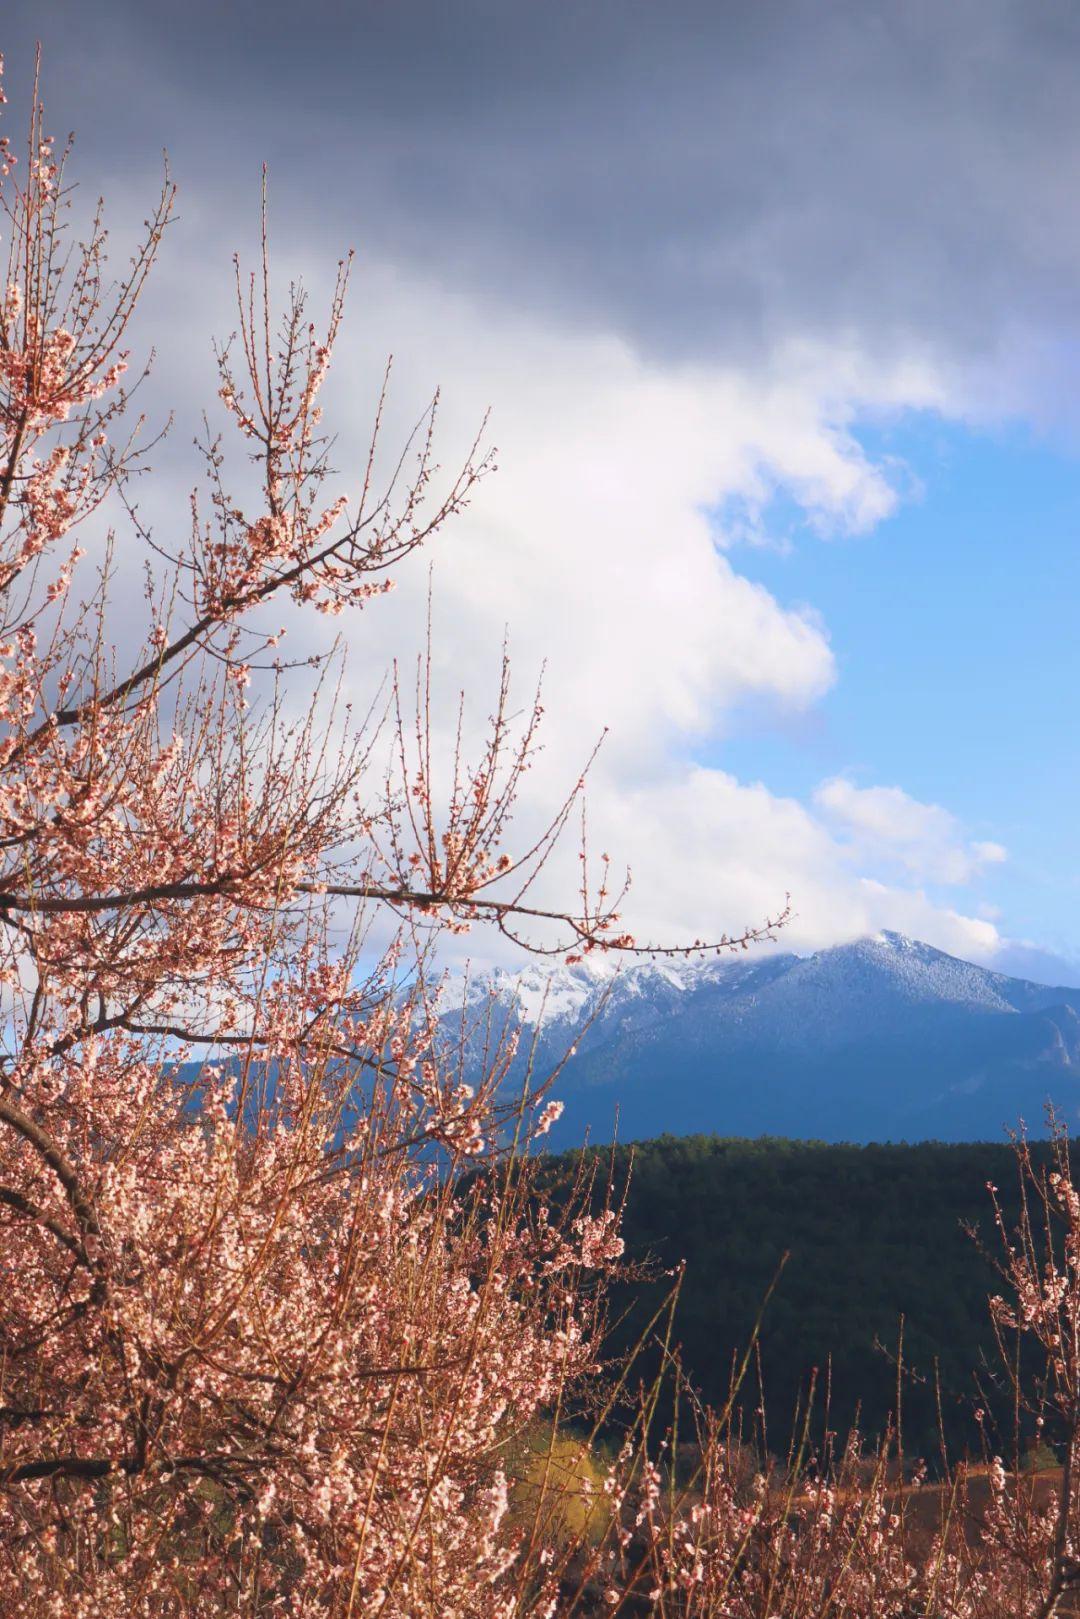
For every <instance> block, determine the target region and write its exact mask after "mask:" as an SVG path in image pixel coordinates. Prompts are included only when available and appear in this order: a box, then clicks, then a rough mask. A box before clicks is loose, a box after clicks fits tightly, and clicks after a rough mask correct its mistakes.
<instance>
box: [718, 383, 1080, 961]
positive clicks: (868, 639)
mask: <svg viewBox="0 0 1080 1619" xmlns="http://www.w3.org/2000/svg"><path fill="white" fill-rule="evenodd" d="M859 438H860V440H861V442H862V443H863V444H864V445H865V446H866V448H867V451H868V453H869V454H870V456H871V457H872V458H873V459H875V460H880V459H883V458H886V457H893V458H896V459H897V460H898V461H899V462H900V463H901V464H902V466H903V467H904V469H905V470H906V472H907V473H908V474H909V477H910V483H909V489H910V493H909V495H908V498H906V499H905V500H904V501H902V503H901V504H900V505H899V506H898V508H897V510H896V512H895V514H894V515H893V516H891V517H889V518H887V519H885V520H884V521H883V522H882V523H881V524H880V525H879V526H878V527H876V528H875V529H874V531H873V533H871V534H869V535H868V534H859V535H855V536H843V537H833V538H829V539H825V540H822V539H821V538H819V536H818V535H817V534H816V533H815V532H814V531H813V530H812V528H811V527H810V526H809V524H808V523H807V521H806V520H805V517H804V515H803V514H802V513H801V512H800V510H799V508H798V507H797V506H796V505H795V504H794V503H793V502H792V501H791V500H790V499H784V498H783V497H777V499H776V500H775V501H774V502H772V503H771V505H770V507H769V509H768V510H767V511H766V513H765V514H764V520H763V526H764V527H765V529H766V531H767V532H768V533H769V534H770V535H771V536H772V538H773V540H774V542H775V543H774V544H773V545H771V546H770V545H767V544H763V545H760V546H748V545H745V544H744V545H743V546H741V547H740V549H739V567H740V570H741V571H742V572H744V573H746V574H747V575H749V576H751V577H753V578H754V579H757V580H760V581H761V582H762V583H763V584H764V585H765V586H766V587H767V588H768V589H769V590H770V591H771V592H773V593H774V594H775V595H776V596H777V597H779V598H780V599H781V600H783V601H786V602H802V601H805V602H808V603H812V604H813V606H814V608H815V610H816V611H817V612H819V613H820V614H821V615H822V618H823V619H824V621H825V623H826V624H827V625H828V629H829V634H830V639H831V642H832V645H833V648H834V650H835V653H836V658H837V681H836V684H835V686H834V687H833V688H832V690H831V691H830V692H829V693H828V694H827V695H826V696H825V697H823V698H822V699H821V700H820V702H819V703H818V704H816V705H815V706H814V708H813V709H812V710H810V711H808V712H806V713H804V714H801V715H798V716H793V717H791V718H790V719H788V720H787V722H786V723H783V722H781V723H779V724H778V723H775V722H774V723H772V724H770V723H769V722H768V719H767V718H766V717H765V716H763V715H762V713H761V711H760V709H756V710H755V709H753V708H751V709H750V710H749V711H748V712H747V713H746V714H744V715H743V716H741V717H740V718H739V719H738V720H737V721H736V723H735V728H734V732H733V734H730V735H728V736H726V737H725V738H724V739H723V741H722V743H720V745H719V746H718V747H717V748H716V751H715V753H714V755H713V757H714V758H715V759H716V760H722V761H723V762H724V764H725V766H726V767H727V768H728V769H731V770H734V771H735V772H736V773H737V774H739V775H741V776H758V775H759V776H761V777H762V778H763V779H764V780H766V781H767V782H768V783H769V785H770V787H771V788H772V789H773V790H774V791H776V792H780V793H786V794H793V795H795V796H797V797H801V798H802V797H807V796H808V795H809V794H810V793H811V792H812V791H813V788H814V786H815V784H816V783H817V782H819V781H820V780H821V779H822V778H823V777H829V776H832V775H834V774H837V773H842V774H845V775H850V776H851V778H852V779H853V780H854V781H855V782H856V783H859V784H867V783H870V782H885V783H890V784H898V785H902V786H903V787H904V789H905V790H906V791H907V792H909V793H910V794H912V795H913V796H914V797H916V798H919V799H922V800H928V801H932V802H935V803H941V804H947V805H948V806H949V808H950V809H951V810H952V811H953V813H954V814H956V815H957V816H958V817H959V818H960V819H961V820H962V821H963V822H964V823H965V825H966V826H967V827H968V828H970V829H971V830H972V832H973V833H975V834H976V835H977V836H979V837H981V838H987V839H992V840H994V841H997V842H1000V843H1002V844H1003V845H1004V846H1005V847H1006V848H1007V850H1008V854H1009V858H1008V860H1007V861H1005V862H1003V863H1002V864H1001V865H1000V866H997V867H995V868H994V869H993V871H992V872H991V873H989V874H988V875H987V876H985V877H983V878H981V879H980V881H979V884H978V890H977V895H976V894H975V893H972V894H971V895H970V899H971V901H972V902H973V903H975V904H978V903H980V902H982V903H985V904H988V905H992V906H994V907H995V908H997V909H999V910H1000V911H1001V913H1002V915H1003V916H1005V917H1007V918H1008V919H1009V925H1010V927H1011V929H1013V930H1015V932H1016V933H1017V934H1018V935H1020V936H1023V937H1026V938H1029V939H1031V940H1035V941H1038V942H1039V943H1040V944H1041V945H1043V946H1044V947H1046V948H1049V949H1055V950H1058V951H1061V952H1062V953H1063V954H1066V955H1070V956H1071V955H1072V954H1073V953H1074V951H1076V949H1077V944H1078V941H1080V862H1078V858H1077V857H1078V853H1080V816H1078V807H1080V745H1078V744H1080V738H1078V736H1077V715H1076V705H1077V693H1078V691H1080V633H1078V631H1080V625H1078V618H1077V615H1078V610H1080V456H1078V454H1077V447H1076V446H1074V445H1070V444H1069V443H1068V441H1067V440H1065V439H1064V438H1063V437H1059V439H1058V441H1057V442H1056V443H1055V442H1052V441H1051V440H1050V438H1049V436H1048V435H1047V434H1046V433H1045V432H1043V431H1040V430H1039V429H1036V428H1033V427H1032V426H1030V425H1029V424H1025V423H1012V424H1009V425H1006V426H1002V427H999V428H989V427H983V428H981V429H980V430H977V431H976V430H969V429H966V428H964V427H961V426H957V425H954V424H950V423H948V422H946V421H943V420H942V419H941V417H940V416H938V415H936V414H933V413H928V412H927V413H912V414H911V415H905V416H904V417H902V418H900V419H899V420H898V421H896V422H894V423H891V424H889V425H888V426H887V427H882V426H877V427H875V428H873V429H869V428H866V427H863V428H861V429H860V430H859Z"/></svg>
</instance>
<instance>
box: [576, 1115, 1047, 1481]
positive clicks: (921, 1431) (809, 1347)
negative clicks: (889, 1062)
mask: <svg viewBox="0 0 1080 1619" xmlns="http://www.w3.org/2000/svg"><path fill="white" fill-rule="evenodd" d="M1033 1157H1034V1158H1035V1160H1036V1162H1040V1161H1041V1162H1042V1163H1043V1164H1045V1163H1046V1162H1047V1145H1046V1144H1045V1143H1042V1144H1037V1145H1035V1146H1034V1147H1033ZM583 1165H584V1167H585V1168H587V1169H588V1170H590V1171H595V1183H594V1187H593V1194H592V1195H593V1200H594V1202H599V1201H601V1200H603V1198H604V1197H605V1196H606V1195H608V1194H607V1187H608V1185H609V1183H610V1185H611V1186H612V1187H613V1188H614V1195H615V1196H616V1198H617V1197H618V1196H619V1195H620V1193H621V1191H622V1189H623V1188H624V1187H625V1188H626V1205H625V1214H624V1221H623V1235H624V1238H625V1241H626V1245H627V1257H628V1258H629V1259H631V1260H633V1261H645V1260H648V1261H651V1262H652V1264H653V1266H654V1267H655V1269H656V1272H657V1274H655V1275H654V1276H653V1278H652V1280H649V1281H645V1282H641V1281H634V1282H628V1283H626V1284H624V1285H622V1286H621V1287H620V1289H619V1291H618V1293H617V1296H616V1299H615V1308H614V1311H613V1325H612V1328H611V1332H610V1352H611V1354H612V1356H618V1355H620V1354H622V1353H623V1352H625V1351H626V1350H627V1349H628V1348H629V1346H630V1345H632V1344H633V1343H634V1342H635V1341H636V1340H637V1338H638V1337H639V1335H640V1333H641V1329H642V1326H643V1325H644V1323H645V1322H647V1321H648V1319H649V1317H650V1315H651V1314H652V1312H653V1311H654V1310H655V1309H656V1307H657V1305H658V1303H659V1302H660V1301H661V1300H662V1299H663V1297H664V1296H665V1294H666V1293H667V1292H668V1291H669V1290H670V1289H671V1287H672V1278H671V1276H670V1275H662V1274H659V1272H661V1271H670V1270H671V1268H673V1267H676V1266H678V1265H679V1264H680V1262H682V1261H685V1267H686V1268H685V1276H684V1279H683V1281H682V1284H681V1290H680V1296H679V1299H678V1304H677V1308H676V1311H675V1323H674V1334H673V1341H674V1342H675V1343H676V1344H677V1345H678V1346H679V1348H680V1354H681V1359H682V1363H683V1366H684V1368H685V1370H686V1372H687V1373H688V1375H689V1378H690V1381H691V1382H692V1384H693V1385H694V1387H695V1388H696V1389H697V1390H698V1391H699V1392H700V1394H701V1396H702V1397H703V1399H704V1400H705V1401H706V1402H708V1403H709V1404H711V1405H713V1406H714V1407H720V1406H722V1405H723V1404H724V1402H725V1400H726V1399H727V1397H728V1392H729V1388H730V1380H731V1373H732V1365H733V1359H734V1358H735V1357H737V1356H740V1354H741V1352H742V1351H743V1350H744V1348H745V1346H746V1345H747V1343H748V1342H750V1341H751V1339H752V1336H753V1333H754V1327H755V1323H756V1322H757V1320H758V1317H759V1315H760V1314H761V1307H762V1303H763V1300H764V1299H765V1296H766V1294H767V1293H768V1290H769V1287H770V1283H771V1282H773V1280H774V1278H776V1276H777V1272H778V1270H779V1269H780V1267H781V1264H782V1261H783V1259H784V1255H785V1253H786V1254H788V1256H789V1257H788V1259H787V1262H786V1264H784V1265H783V1270H782V1274H781V1275H780V1277H779V1280H778V1281H777V1284H776V1287H775V1290H774V1292H773V1295H772V1297H771V1299H770V1301H769V1303H768V1306H767V1308H766V1309H765V1311H764V1314H763V1316H762V1319H761V1328H760V1337H759V1340H758V1341H759V1346H760V1366H761V1373H762V1376H763V1383H764V1392H765V1400H766V1409H767V1412H768V1416H769V1423H770V1429H769V1435H768V1443H769V1447H770V1448H771V1449H775V1450H777V1451H783V1450H784V1449H785V1448H786V1442H787V1437H788V1435H789V1434H790V1432H791V1428H792V1422H793V1419H794V1414H795V1412H796V1410H797V1408H799V1407H800V1405H801V1404H802V1403H803V1402H805V1396H806V1391H807V1388H808V1386H809V1382H810V1378H811V1376H812V1373H813V1369H814V1368H817V1371H818V1390H819V1399H818V1402H817V1406H818V1410H817V1417H816V1419H815V1423H816V1431H817V1433H818V1434H820V1431H821V1429H822V1428H823V1427H824V1426H825V1425H826V1418H825V1414H824V1404H823V1400H822V1399H821V1397H820V1396H821V1394H822V1393H823V1391H824V1389H825V1387H826V1383H827V1384H828V1387H829V1389H830V1396H829V1412H828V1418H827V1426H828V1428H829V1429H832V1430H834V1431H836V1432H838V1433H841V1434H843V1433H844V1432H846V1431H847V1429H848V1428H849V1427H850V1426H851V1425H852V1423H853V1422H855V1420H856V1418H857V1417H858V1418H859V1421H860V1426H861V1427H862V1429H863V1431H864V1432H865V1433H868V1434H876V1433H879V1432H881V1431H882V1430H883V1429H884V1427H885V1425H886V1423H887V1422H888V1420H889V1417H890V1414H891V1413H893V1412H894V1411H895V1409H896V1403H897V1393H898V1381H899V1394H900V1399H901V1401H902V1417H903V1433H904V1442H905V1448H906V1450H907V1452H908V1453H909V1454H912V1455H913V1454H918V1455H922V1456H924V1457H926V1459H927V1461H928V1463H929V1464H930V1465H931V1466H935V1465H936V1463H937V1462H938V1461H940V1457H941V1433H940V1430H941V1429H942V1428H943V1429H944V1433H945V1438H946V1441H947V1445H948V1449H949V1454H950V1456H951V1457H953V1458H955V1457H956V1456H957V1455H961V1454H964V1453H968V1454H975V1453H977V1452H980V1451H981V1449H982V1440H981V1435H980V1429H979V1427H978V1426H977V1424H976V1422H975V1420H974V1410H975V1408H976V1407H977V1406H981V1407H983V1408H984V1409H986V1410H988V1411H989V1412H990V1413H991V1414H992V1417H993V1419H994V1420H995V1421H996V1423H997V1431H996V1432H993V1431H991V1433H990V1442H991V1444H992V1447H993V1448H994V1449H995V1450H1002V1451H1003V1452H1004V1453H1009V1452H1011V1450H1012V1447H1013V1445H1014V1432H1015V1427H1014V1418H1013V1412H1012V1406H1011V1402H1010V1400H1009V1397H1008V1392H1007V1379H1006V1378H1004V1377H1003V1375H1002V1366H1001V1358H1000V1353H999V1350H998V1348H997V1345H996V1343H995V1339H994V1334H993V1331H992V1329H991V1327H990V1322H989V1316H988V1312H987V1297H988V1295H989V1294H990V1293H993V1292H1000V1291H1002V1282H1001V1279H1000V1277H998V1276H997V1274H996V1272H995V1269H994V1264H993V1261H994V1259H996V1257H997V1256H998V1254H999V1253H1000V1249H1001V1238H1000V1235H999V1234H998V1233H997V1231H996V1229H995V1225H994V1216H993V1208H992V1203H991V1198H990V1194H989V1192H988V1190H987V1182H992V1183H993V1184H994V1185H996V1186H997V1187H998V1189H999V1194H998V1195H999V1202H1000V1204H1001V1207H1002V1210H1003V1212H1004V1214H1005V1216H1006V1220H1007V1221H1008V1222H1011V1221H1012V1220H1013V1219H1014V1218H1015V1216H1016V1214H1017V1213H1018V1210H1019V1195H1020V1193H1019V1177H1018V1173H1017V1164H1016V1155H1015V1152H1014V1151H1013V1149H1012V1148H1011V1147H1010V1146H1009V1145H1008V1144H1002V1145H990V1144H985V1143H973V1144H965V1145H942V1144H939V1143H922V1144H917V1145H911V1146H907V1145H888V1146H833V1145H827V1144H824V1143H818V1142H813V1141H788V1140H782V1139H774V1138H764V1139H759V1140H730V1139H723V1138H719V1137H712V1136H688V1137H674V1136H662V1137H660V1138H658V1139H657V1140H653V1141H646V1142H641V1143H638V1144H636V1145H634V1146H631V1147H619V1148H617V1149H615V1150H614V1151H612V1150H611V1149H606V1150H602V1149H586V1150H585V1151H584V1152H583V1153H582V1152H573V1153H567V1154H563V1155H561V1156H560V1157H558V1158H553V1159H552V1160H550V1162H549V1164H548V1165H547V1166H546V1168H545V1178H546V1179H547V1178H548V1177H550V1179H549V1180H548V1184H549V1185H551V1186H552V1187H554V1186H565V1185H567V1184H568V1183H569V1182H570V1181H571V1180H572V1179H573V1178H574V1176H575V1174H577V1173H579V1172H580V1170H581V1168H582V1167H583ZM968 1228H971V1229H968ZM972 1230H973V1231H974V1233H975V1235H974V1236H973V1235H972V1234H971V1233H972ZM901 1321H902V1322H903V1355H902V1363H903V1367H904V1371H903V1374H902V1376H901V1377H900V1378H899V1380H898V1375H897V1348H898V1344H899V1343H900V1333H901ZM657 1364H658V1353H657V1351H656V1349H655V1347H654V1348H653V1349H652V1350H649V1351H647V1352H646V1353H645V1354H644V1355H643V1356H642V1357H640V1359H639V1362H637V1363H636V1364H635V1375H637V1373H638V1368H640V1375H641V1376H643V1377H646V1378H648V1377H649V1376H651V1374H652V1372H653V1371H654V1370H655V1368H656V1366H657ZM939 1398H940V1422H939ZM742 1401H743V1405H744V1407H745V1408H746V1409H748V1410H752V1409H753V1408H754V1407H756V1406H757V1404H758V1384H757V1373H756V1371H755V1373H754V1374H753V1376H752V1378H751V1379H748V1381H747V1382H746V1383H744V1385H743V1391H742Z"/></svg>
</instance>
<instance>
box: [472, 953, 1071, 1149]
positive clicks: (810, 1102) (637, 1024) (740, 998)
mask: <svg viewBox="0 0 1080 1619" xmlns="http://www.w3.org/2000/svg"><path fill="white" fill-rule="evenodd" d="M463 999H464V1001H465V1003H466V1004H467V1006H468V1007H469V1009H470V1010H471V1011H474V1012H482V1011H483V1009H485V1008H491V1009H492V1011H493V1022H494V1023H496V1024H498V1023H499V1022H500V1020H501V1021H502V1023H503V1024H506V1023H519V1024H520V1025H521V1026H522V1029H523V1031H524V1032H525V1034H526V1035H527V1037H528V1041H529V1043H530V1044H531V1043H532V1042H533V1041H534V1040H535V1055H536V1057H537V1059H538V1061H539V1062H540V1064H541V1065H543V1064H544V1063H545V1062H546V1063H549V1064H550V1065H551V1066H552V1067H554V1066H556V1065H557V1064H559V1063H560V1062H562V1060H563V1059H564V1058H565V1057H566V1054H567V1052H568V1050H569V1049H570V1048H571V1047H573V1048H574V1050H575V1055H574V1056H573V1058H572V1060H571V1061H570V1062H569V1063H567V1065H566V1067H565V1069H564V1071H563V1073H562V1075H561V1076H560V1081H559V1094H560V1095H561V1097H562V1098H563V1100H564V1102H565V1104H566V1113H565V1116H564V1121H563V1124H562V1126H561V1129H560V1140H561V1141H562V1142H567V1141H572V1140H579V1139H581V1138H582V1136H583V1135H584V1133H585V1131H586V1130H587V1129H588V1130H592V1131H593V1132H594V1134H595V1133H597V1132H599V1133H600V1134H601V1135H606V1134H609V1133H610V1129H611V1126H612V1122H613V1120H614V1117H615V1113H616V1110H617V1111H618V1113H619V1115H620V1118H621V1120H622V1127H621V1131H620V1133H621V1134H622V1135H623V1136H624V1138H625V1137H626V1136H627V1135H628V1134H629V1135H635V1136H640V1135H645V1134H659V1133H662V1132H664V1131H668V1132H671V1133H676V1134H678V1133H684V1132H685V1131H687V1130H690V1129H712V1130H717V1131H720V1132H721V1133H729V1134H760V1133H786V1134H793V1135H812V1136H823V1137H827V1138H832V1139H871V1138H877V1139H896V1138H898V1137H900V1136H933V1135H940V1136H943V1137H945V1138H947V1139H963V1138H964V1137H990V1138H995V1137H999V1136H1000V1132H1001V1130H1002V1128H1003V1127H1005V1126H1007V1125H1009V1124H1015V1123H1016V1119H1017V1116H1018V1115H1019V1114H1021V1113H1023V1114H1024V1115H1025V1116H1026V1117H1027V1119H1028V1122H1029V1123H1032V1124H1036V1123H1037V1122H1038V1119H1039V1117H1040V1116H1041V1113H1042V1109H1043V1105H1044V1103H1045V1102H1046V1100H1047V1099H1048V1098H1050V1097H1051V1096H1052V1098H1053V1100H1054V1101H1055V1103H1056V1104H1057V1105H1058V1106H1059V1107H1061V1108H1062V1109H1063V1110H1064V1111H1065V1113H1066V1114H1067V1115H1068V1116H1069V1117H1070V1118H1074V1117H1075V1119H1076V1120H1077V1122H1078V1123H1080V991H1077V990H1071V989H1055V988H1051V987H1047V986H1045V985H1041V984H1033V983H1030V982H1028V981H1026V980H1022V979H1014V978H1009V977H1006V976H1005V975H1003V974H1001V973H994V972H990V971H988V970H987V969H985V968H982V967H978V966H976V965H974V964H973V963H971V962H966V961H961V960H959V959H957V958H956V957H953V956H949V955H946V954H945V953H944V952H942V951H940V950H936V949H934V948H932V947H931V946H929V945H925V944H921V943H919V942H918V941H916V940H912V939H908V938H905V937H903V936H901V935H898V934H883V935H881V936H879V937H877V938H872V939H862V940H859V941H857V942H856V943H854V944H849V945H841V946H837V947H835V948H833V949H830V950H822V951H818V952H817V953H816V954H814V955H811V956H805V957H799V956H795V955H792V954H788V953H783V952H776V953H768V952H765V951H758V952H755V953H753V954H750V955H739V956H735V957H711V958H705V959H703V960H700V961H693V962H668V961H650V962H642V963H637V964H631V965H629V966H625V967H623V968H622V969H621V970H618V971H616V970H615V969H614V968H613V967H612V965H611V964H610V963H609V962H605V961H600V962H599V963H595V964H594V963H592V962H587V963H583V964H582V965H581V966H577V967H569V968H567V967H557V968H555V969H553V970H552V969H548V968H546V967H545V966H543V965H542V964H538V963H530V964H529V965H527V966H526V967H525V968H524V969H522V970H521V971H520V972H516V973H515V972H507V971H505V970H502V971H497V972H495V973H493V974H491V975H487V976H478V977H476V978H474V979H471V980H470V981H469V984H468V989H467V992H465V991H464V990H463V987H462V986H461V985H460V984H458V985H456V986H455V985H452V984H450V985H448V986H447V987H446V989H445V990H444V1000H443V1004H444V1005H445V1006H446V1007H447V1015H448V1016H453V1015H454V1013H453V1012H452V1010H451V1009H452V1008H454V1007H455V1006H456V1007H457V1008H458V1012H457V1015H458V1016H460V1007H461V1005H462V1000H463ZM582 1030H584V1031H585V1032H584V1033H582V1032H581V1031H582Z"/></svg>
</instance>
